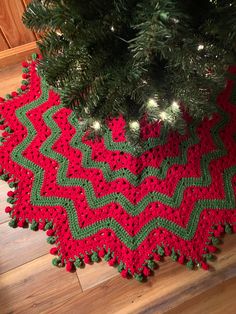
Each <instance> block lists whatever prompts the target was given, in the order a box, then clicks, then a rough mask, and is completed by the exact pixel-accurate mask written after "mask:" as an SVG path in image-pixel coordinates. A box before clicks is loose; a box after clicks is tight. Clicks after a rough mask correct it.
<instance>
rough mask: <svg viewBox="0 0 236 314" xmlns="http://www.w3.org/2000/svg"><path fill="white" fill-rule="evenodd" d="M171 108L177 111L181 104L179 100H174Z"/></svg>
mask: <svg viewBox="0 0 236 314" xmlns="http://www.w3.org/2000/svg"><path fill="white" fill-rule="evenodd" d="M171 108H172V109H173V110H175V111H177V110H179V104H178V103H177V101H175V100H174V101H173V102H172V104H171Z"/></svg>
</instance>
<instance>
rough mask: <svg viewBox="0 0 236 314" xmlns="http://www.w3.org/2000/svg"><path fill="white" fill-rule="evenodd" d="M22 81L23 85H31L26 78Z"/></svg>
mask: <svg viewBox="0 0 236 314" xmlns="http://www.w3.org/2000/svg"><path fill="white" fill-rule="evenodd" d="M21 83H22V85H29V82H28V81H26V80H23V81H22V82H21Z"/></svg>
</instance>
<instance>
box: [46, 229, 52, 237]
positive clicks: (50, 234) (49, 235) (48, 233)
mask: <svg viewBox="0 0 236 314" xmlns="http://www.w3.org/2000/svg"><path fill="white" fill-rule="evenodd" d="M46 234H47V236H48V237H51V236H53V235H54V231H53V230H52V229H49V230H47V232H46Z"/></svg>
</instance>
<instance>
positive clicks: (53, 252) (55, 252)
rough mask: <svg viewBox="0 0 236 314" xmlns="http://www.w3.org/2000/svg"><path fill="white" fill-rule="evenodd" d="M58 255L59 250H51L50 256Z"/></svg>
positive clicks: (54, 248)
mask: <svg viewBox="0 0 236 314" xmlns="http://www.w3.org/2000/svg"><path fill="white" fill-rule="evenodd" d="M57 253H58V249H57V248H56V247H53V248H51V250H50V254H52V255H56V254H57Z"/></svg>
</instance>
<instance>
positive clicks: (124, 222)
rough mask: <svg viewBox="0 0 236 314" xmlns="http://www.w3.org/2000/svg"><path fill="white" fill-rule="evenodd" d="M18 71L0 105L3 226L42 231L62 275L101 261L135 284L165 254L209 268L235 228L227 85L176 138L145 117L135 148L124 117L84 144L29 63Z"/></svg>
mask: <svg viewBox="0 0 236 314" xmlns="http://www.w3.org/2000/svg"><path fill="white" fill-rule="evenodd" d="M35 58H36V57H35V56H34V59H35ZM22 66H23V75H22V76H23V79H24V80H23V82H22V85H21V88H20V89H19V91H18V92H13V93H11V95H10V94H9V95H10V96H9V95H8V96H7V97H6V98H5V99H3V98H1V99H0V114H1V116H0V121H1V127H2V130H3V131H4V136H3V137H2V145H1V147H0V165H1V169H0V177H1V179H3V180H6V181H8V183H9V186H10V187H11V188H13V189H14V192H10V193H8V201H9V203H10V204H11V206H10V207H9V206H8V207H7V208H6V210H5V211H6V212H7V213H9V214H10V215H11V218H12V220H11V221H10V223H9V224H10V226H12V227H16V226H21V227H26V226H27V225H28V224H29V225H30V226H32V227H31V229H32V230H38V229H41V230H45V231H46V230H48V231H47V235H48V236H49V237H48V240H47V241H48V243H51V244H53V246H54V247H53V248H52V249H51V250H50V252H51V254H53V255H55V254H57V255H58V258H57V257H56V258H54V259H53V262H52V263H53V265H57V266H65V265H66V270H67V271H72V270H73V269H74V266H75V267H81V266H82V265H83V264H84V263H85V264H90V263H93V262H99V260H100V259H101V258H104V259H105V260H106V261H107V262H108V263H109V265H111V266H118V270H119V272H120V273H121V276H122V277H124V278H129V277H130V276H133V277H135V278H136V279H137V280H138V281H142V280H143V279H144V278H145V277H147V276H149V275H150V274H151V273H152V271H153V269H154V268H156V267H155V265H156V262H155V261H159V260H161V259H162V256H165V255H167V256H170V257H171V259H172V260H173V261H177V262H179V263H180V264H186V266H187V267H189V268H190V269H192V268H195V267H196V266H198V267H202V268H203V269H206V270H207V269H208V268H209V265H208V264H207V260H208V259H210V257H212V253H215V252H216V251H217V245H218V243H219V240H218V239H219V237H221V236H222V235H223V234H224V233H225V232H226V233H229V234H230V233H232V232H235V230H236V227H235V226H236V206H235V191H236V142H235V134H236V105H234V104H232V103H230V101H229V97H230V95H231V91H232V88H233V81H228V82H227V85H226V87H225V90H224V91H222V93H221V94H220V95H219V96H218V100H217V103H218V107H217V111H216V113H215V114H214V115H213V117H212V118H211V119H204V120H203V121H198V122H196V121H195V122H193V121H192V120H191V117H189V116H187V115H185V116H186V120H187V124H188V125H189V127H188V130H187V132H186V134H184V135H180V134H177V133H175V132H170V131H168V130H167V129H166V128H165V126H164V125H162V124H160V123H159V122H156V123H154V124H149V123H148V122H147V121H146V120H145V119H143V121H141V124H140V125H141V138H142V151H140V150H138V151H137V150H136V149H135V147H133V146H132V145H130V144H129V143H128V142H127V141H126V137H125V122H124V119H123V118H122V116H120V117H118V118H114V119H110V120H109V121H108V122H107V126H106V128H105V134H104V136H103V137H100V138H95V140H92V139H90V138H89V136H88V134H87V133H84V131H83V130H82V128H81V122H80V120H79V119H77V117H76V115H75V113H74V112H72V111H71V110H70V109H68V108H65V107H63V105H62V104H61V103H60V95H59V93H58V92H56V91H54V90H52V89H50V87H49V86H48V85H47V84H46V82H45V80H44V79H43V78H42V77H40V76H39V75H38V73H37V60H36V59H35V60H33V61H32V62H31V63H28V62H23V63H22ZM230 71H231V72H232V73H236V69H235V68H231V69H230Z"/></svg>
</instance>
